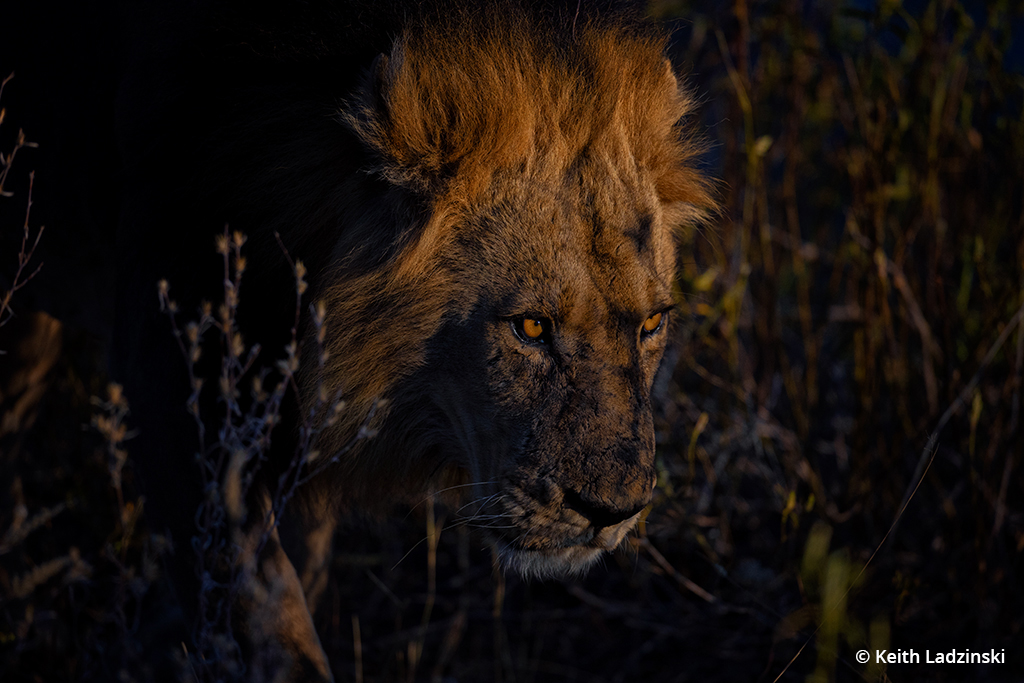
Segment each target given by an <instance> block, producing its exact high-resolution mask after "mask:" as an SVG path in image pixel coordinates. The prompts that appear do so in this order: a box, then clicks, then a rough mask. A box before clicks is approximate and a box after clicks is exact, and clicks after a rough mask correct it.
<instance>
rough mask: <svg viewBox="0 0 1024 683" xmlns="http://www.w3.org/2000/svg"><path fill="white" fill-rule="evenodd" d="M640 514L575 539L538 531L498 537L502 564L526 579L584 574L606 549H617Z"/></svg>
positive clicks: (591, 530) (497, 542)
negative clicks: (526, 536) (528, 535)
mask: <svg viewBox="0 0 1024 683" xmlns="http://www.w3.org/2000/svg"><path fill="white" fill-rule="evenodd" d="M639 517H640V514H639V513H637V514H636V515H635V516H633V517H631V518H630V519H628V520H626V521H624V522H621V523H619V524H616V525H614V526H610V527H605V528H603V529H599V530H596V531H595V530H593V528H591V529H589V530H588V532H587V533H584V534H582V535H580V536H577V537H575V538H571V539H556V538H551V537H545V536H543V535H539V534H537V531H536V530H535V531H534V533H533V534H532V535H531V538H529V539H528V540H523V539H522V538H520V539H519V540H516V541H512V542H507V541H504V540H501V539H496V541H495V545H496V547H497V550H498V557H499V560H500V562H501V564H502V567H503V568H504V569H505V570H506V571H513V572H516V573H517V574H519V575H521V576H523V577H525V578H538V579H545V578H559V577H565V576H575V575H579V574H582V573H583V572H584V571H586V570H587V569H588V568H590V566H591V565H593V564H594V563H595V562H596V561H597V560H598V559H599V558H600V557H601V555H603V554H604V553H605V552H610V551H612V550H615V548H617V547H618V546H619V544H620V543H622V540H623V539H624V538H625V537H626V534H627V533H629V531H630V529H632V528H633V527H634V525H635V524H636V521H637V519H639Z"/></svg>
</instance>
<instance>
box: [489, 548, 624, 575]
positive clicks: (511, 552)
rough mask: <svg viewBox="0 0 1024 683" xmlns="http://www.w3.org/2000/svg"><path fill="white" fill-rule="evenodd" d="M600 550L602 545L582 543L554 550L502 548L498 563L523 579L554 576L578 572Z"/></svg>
mask: <svg viewBox="0 0 1024 683" xmlns="http://www.w3.org/2000/svg"><path fill="white" fill-rule="evenodd" d="M603 552H604V550H603V549H602V548H594V547H591V546H582V545H577V546H571V547H569V548H558V549H555V550H522V549H518V548H505V549H504V550H503V551H502V552H501V564H502V566H503V567H504V569H505V571H510V572H515V573H516V574H519V575H520V576H522V577H523V578H524V579H556V578H564V577H568V576H578V575H580V574H582V573H583V572H585V571H586V570H587V569H589V568H590V566H591V565H593V564H594V563H595V562H596V561H597V559H598V558H599V557H601V554H602V553H603Z"/></svg>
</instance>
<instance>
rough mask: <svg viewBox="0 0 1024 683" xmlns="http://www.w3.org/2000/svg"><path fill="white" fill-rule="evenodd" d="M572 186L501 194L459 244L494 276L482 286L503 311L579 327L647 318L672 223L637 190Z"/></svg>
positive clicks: (669, 256)
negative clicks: (593, 189) (547, 316)
mask: <svg viewBox="0 0 1024 683" xmlns="http://www.w3.org/2000/svg"><path fill="white" fill-rule="evenodd" d="M606 185H613V189H617V188H614V184H613V183H610V182H606ZM577 187H579V186H577ZM573 189H575V188H570V191H566V190H565V189H564V188H535V189H534V191H533V192H531V193H515V194H513V195H512V196H510V197H506V198H504V199H503V201H501V202H499V203H497V204H496V205H495V206H493V207H491V208H490V209H489V210H488V211H487V212H486V215H485V217H484V218H483V219H482V220H480V221H479V223H478V229H477V230H475V231H474V233H473V236H472V237H471V238H470V239H469V240H467V241H466V242H465V243H464V247H465V248H467V249H471V250H473V251H474V252H475V253H476V255H477V256H478V257H480V258H483V259H484V260H485V261H486V262H487V268H486V271H487V272H489V273H491V274H492V275H497V274H500V277H495V278H494V279H493V280H491V281H489V282H488V283H487V284H488V288H489V290H490V291H491V293H492V295H496V296H497V297H499V298H501V299H502V302H501V303H502V304H503V305H504V306H505V307H506V308H508V309H509V310H507V311H504V312H505V313H507V314H514V313H517V312H520V313H521V312H535V313H548V314H550V315H557V316H559V317H560V318H563V319H566V320H568V319H575V320H576V321H577V322H579V323H581V324H583V323H586V322H588V321H589V322H596V321H598V320H607V319H609V318H615V317H628V318H631V319H632V318H636V317H637V316H639V317H640V318H641V319H642V318H645V317H647V315H650V314H651V313H652V312H654V309H657V308H658V307H659V306H661V305H663V304H664V303H665V302H666V301H667V300H668V299H669V297H670V294H669V293H670V289H671V282H672V277H673V272H674V264H675V241H674V238H673V234H672V227H671V226H669V225H666V224H665V223H664V221H663V220H662V218H661V210H660V207H659V206H658V205H657V203H656V202H655V201H654V200H653V199H651V198H650V197H649V196H644V193H642V192H639V191H635V192H627V191H624V190H623V191H621V192H619V193H612V192H607V190H605V191H604V192H584V191H572V190H573ZM609 195H611V196H609Z"/></svg>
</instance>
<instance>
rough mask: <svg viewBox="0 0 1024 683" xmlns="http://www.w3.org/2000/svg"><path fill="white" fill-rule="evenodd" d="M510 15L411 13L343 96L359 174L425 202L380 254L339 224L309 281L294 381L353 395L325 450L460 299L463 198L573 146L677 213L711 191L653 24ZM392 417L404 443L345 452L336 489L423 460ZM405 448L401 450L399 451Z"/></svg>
mask: <svg viewBox="0 0 1024 683" xmlns="http://www.w3.org/2000/svg"><path fill="white" fill-rule="evenodd" d="M516 17H517V15H516V13H513V12H503V13H488V12H481V13H479V14H476V15H474V14H472V13H470V12H456V13H454V14H453V15H450V16H449V17H447V18H444V19H442V18H434V19H430V20H421V21H419V22H416V23H414V24H413V25H411V26H409V27H407V28H406V30H405V31H404V33H403V34H402V35H401V36H400V37H399V38H398V39H397V40H396V41H395V44H394V47H393V49H392V50H391V52H390V54H387V55H380V56H379V57H378V59H377V60H376V62H375V63H374V65H373V67H372V68H371V70H370V73H369V74H368V76H367V78H366V79H365V82H364V84H363V86H362V87H361V88H360V89H359V91H358V93H357V95H356V96H355V97H353V98H351V99H350V100H349V101H348V102H347V103H346V104H345V105H344V106H343V107H342V108H341V111H340V113H339V116H340V118H341V120H342V121H343V122H344V124H345V125H347V126H348V127H349V129H350V130H351V131H353V132H354V133H355V134H356V136H357V137H358V138H359V139H360V140H361V141H362V143H363V144H364V145H365V146H366V147H367V149H368V150H370V152H371V154H372V155H373V157H374V158H375V162H374V163H373V165H372V168H371V170H372V173H374V174H376V175H377V176H378V177H381V178H383V179H384V180H385V181H386V182H387V183H388V184H390V185H391V186H392V187H393V192H395V193H397V194H411V195H413V196H414V197H417V198H419V200H420V201H421V202H422V204H423V206H424V207H425V210H424V212H423V213H422V215H421V216H419V217H418V218H417V219H416V220H415V221H414V222H413V224H411V225H406V226H401V225H390V226H385V225H379V226H376V229H380V230H393V231H394V232H395V234H396V235H399V236H400V238H399V241H400V242H401V243H402V244H403V245H404V246H403V247H402V249H401V250H400V251H399V253H398V254H397V256H396V257H395V258H393V259H390V260H388V261H385V262H384V263H382V264H380V265H379V266H378V267H374V268H370V269H365V268H359V267H356V268H351V267H350V265H351V264H352V263H353V260H352V258H351V257H350V256H348V255H349V254H352V253H354V252H357V251H358V246H354V245H353V243H352V242H350V241H349V240H348V239H342V240H341V242H340V243H339V246H338V247H337V248H336V251H335V255H336V257H337V258H336V261H337V262H338V263H342V264H344V265H343V266H341V267H339V268H338V270H337V271H336V273H335V274H333V275H332V276H330V277H327V278H326V281H327V282H328V283H329V284H328V285H327V286H326V287H325V289H324V290H322V292H321V293H320V294H321V296H323V298H324V299H325V301H326V303H327V311H328V317H327V326H328V330H329V333H328V340H329V341H328V347H327V350H328V352H329V354H330V357H331V360H330V362H329V363H328V364H327V368H326V370H325V372H324V373H323V374H321V375H320V376H319V377H316V378H315V379H314V378H312V377H309V378H307V385H309V386H312V384H313V383H314V381H322V382H323V385H324V386H325V387H326V390H327V391H326V393H327V394H328V395H332V394H333V393H334V392H335V391H339V390H340V391H342V393H343V394H344V395H346V396H347V397H348V398H349V402H350V405H351V406H352V408H353V409H352V410H350V411H348V414H347V418H348V419H346V420H343V421H342V422H341V423H340V424H339V425H338V426H337V427H336V428H335V429H333V430H329V431H328V432H327V433H326V434H325V435H324V438H323V439H322V446H321V448H322V450H323V451H324V452H329V451H331V449H337V448H340V447H341V446H342V445H343V444H344V443H346V442H347V440H348V439H350V438H351V436H352V434H353V433H354V432H355V429H356V427H357V425H358V424H359V423H360V422H361V421H362V419H363V416H364V415H365V413H366V410H367V409H368V407H369V406H370V405H371V403H372V402H373V400H374V399H376V398H381V397H383V398H392V396H391V394H392V392H393V390H394V388H395V387H396V386H397V385H398V384H399V383H400V382H401V381H402V380H403V379H404V378H406V377H408V376H409V375H410V373H412V372H413V371H414V370H415V369H416V368H417V367H418V366H420V365H421V364H422V363H423V361H424V351H425V347H426V342H427V340H429V339H430V338H431V337H433V336H434V335H436V334H437V333H438V330H439V329H440V328H441V326H442V325H443V324H444V322H445V319H446V317H451V316H453V315H454V316H457V315H464V314H465V311H464V310H462V308H461V304H460V301H459V296H458V293H457V292H456V291H454V290H453V288H452V278H451V270H450V268H449V267H448V266H447V265H446V259H445V255H446V253H447V251H448V249H449V247H450V245H451V244H452V243H453V241H454V240H457V239H458V236H459V225H460V222H461V221H462V220H463V219H464V218H465V217H466V215H467V212H468V211H469V210H470V209H471V207H472V206H473V204H474V202H475V201H476V200H477V199H478V198H479V197H481V196H483V195H486V194H487V193H488V192H489V191H491V189H492V188H493V187H494V186H495V185H500V184H501V183H503V182H510V180H509V179H510V178H512V179H514V178H521V177H530V178H531V179H532V180H533V181H536V182H539V183H548V184H558V183H561V182H563V181H564V178H565V177H566V176H567V175H568V174H570V173H572V171H573V169H574V168H576V167H578V166H579V165H580V164H582V163H583V162H584V160H599V161H600V163H602V164H604V165H607V166H610V167H614V168H616V169H619V172H620V173H623V174H626V175H633V176H636V175H638V174H647V175H649V176H651V177H653V178H654V182H655V186H656V192H657V196H658V199H659V200H660V201H661V202H662V204H663V205H665V206H666V207H669V208H670V209H671V211H672V216H671V221H672V222H673V223H675V224H676V225H677V226H679V225H685V224H690V225H692V224H693V223H695V222H699V221H701V220H702V219H703V217H704V216H706V214H707V212H708V211H709V210H711V209H712V208H713V206H714V200H713V199H712V193H711V190H710V186H709V183H708V182H707V180H706V179H705V178H704V177H703V176H702V175H701V174H700V172H699V171H698V170H697V168H696V167H695V160H696V157H697V156H698V155H699V154H700V153H701V152H702V146H701V145H700V144H699V142H698V141H697V140H696V139H695V138H694V137H693V136H692V135H691V134H690V133H689V132H688V131H689V130H690V126H688V125H687V124H688V117H689V116H690V114H691V113H692V108H693V101H692V99H691V97H690V96H689V95H688V94H687V92H686V91H685V90H684V89H683V88H682V87H681V85H680V83H679V82H678V80H677V77H676V76H675V74H674V73H673V70H672V67H671V64H670V63H669V61H668V60H667V59H666V58H665V56H664V38H663V37H661V36H660V35H657V34H656V33H655V32H652V31H651V30H650V29H649V28H648V27H646V26H643V25H639V24H636V23H631V22H620V21H600V20H593V19H590V20H583V19H580V21H579V22H578V23H576V24H574V25H572V26H571V32H570V33H568V34H566V32H565V31H564V30H561V31H560V30H559V29H558V28H557V23H556V22H551V23H550V24H549V23H544V22H542V23H541V24H540V25H538V23H537V22H530V21H528V20H526V19H519V18H516ZM511 182H514V180H512V181H511ZM367 218H368V219H370V220H376V221H381V220H382V219H381V216H380V214H379V213H373V212H369V213H367ZM384 221H385V222H386V221H387V219H384ZM365 229H366V228H365V227H364V229H363V230H365ZM363 234H364V232H363V231H361V230H359V229H355V230H352V231H351V232H350V235H352V236H353V237H355V238H356V239H359V236H360V235H363ZM480 276H481V277H486V274H485V273H481V274H480ZM309 393H310V392H307V394H309ZM397 424H398V426H399V428H401V425H402V423H401V422H399V423H397ZM405 424H406V426H407V427H408V428H409V429H410V430H412V433H415V436H411V435H410V436H409V437H408V438H404V439H403V438H401V437H394V436H393V437H391V438H390V439H389V441H392V442H393V441H394V440H395V439H396V438H397V439H398V440H400V441H402V445H401V447H398V448H394V447H392V449H391V450H393V451H396V452H393V453H392V454H391V458H389V459H388V461H387V462H383V461H382V460H381V459H379V458H373V459H371V461H369V462H368V461H367V460H366V459H364V460H362V461H361V460H360V459H359V458H354V459H352V460H350V461H348V462H347V464H346V466H345V468H344V477H345V479H346V480H347V485H346V488H348V489H350V490H352V489H353V488H354V489H356V490H358V489H362V490H363V491H364V493H365V494H367V495H366V496H363V497H369V498H372V499H374V500H380V499H381V487H382V485H383V486H386V485H387V484H386V483H385V482H387V481H391V482H393V484H392V485H394V486H401V485H399V484H398V483H397V482H398V480H400V479H402V478H403V477H402V476H401V475H412V474H416V475H417V476H418V475H419V474H420V473H422V472H423V471H427V472H430V471H433V469H435V468H436V463H419V464H417V463H415V462H414V461H415V459H416V457H417V456H419V455H422V451H423V447H422V444H423V443H426V442H428V441H429V439H425V438H423V437H424V436H425V434H424V433H423V431H422V429H423V428H424V425H422V424H419V423H417V421H416V420H411V421H410V422H407V423H405ZM392 428H395V427H394V426H392ZM417 428H419V429H421V431H420V432H418V433H416V432H415V430H416V429H417ZM417 441H418V442H419V444H418V445H417V444H415V443H414V442H417ZM391 445H392V446H394V444H393V443H392V444H391ZM402 454H406V455H407V456H408V457H409V460H407V461H401V460H399V459H397V458H400V457H401V455H402ZM385 498H386V496H385Z"/></svg>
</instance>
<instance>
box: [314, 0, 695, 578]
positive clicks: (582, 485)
mask: <svg viewBox="0 0 1024 683" xmlns="http://www.w3.org/2000/svg"><path fill="white" fill-rule="evenodd" d="M474 21H476V20H474ZM441 28H442V29H443V28H444V27H443V26H442V27H441ZM453 35H458V36H459V39H458V41H453V39H452V36H453ZM662 46H663V43H662V42H661V41H660V40H659V39H656V38H651V37H645V34H644V33H643V32H642V31H634V30H633V29H628V30H627V29H625V28H623V27H620V26H618V25H616V24H614V23H611V24H603V23H600V22H597V21H595V22H593V23H588V22H584V23H582V24H579V25H578V26H576V27H575V28H574V30H573V32H572V33H564V32H561V31H555V30H548V29H537V28H536V27H530V26H527V25H525V24H524V23H522V22H521V21H520V20H519V19H517V18H516V17H509V16H505V15H502V16H500V17H490V18H488V17H487V16H486V15H481V19H480V23H479V24H475V29H474V30H472V31H466V30H464V28H459V29H458V30H457V31H456V30H454V29H453V30H439V28H438V27H436V26H435V27H433V28H431V27H430V26H427V27H425V28H424V29H423V30H417V31H414V32H408V33H407V34H406V35H405V36H404V37H403V38H402V40H401V41H399V42H398V43H396V46H395V48H394V49H393V50H392V52H391V53H390V54H389V55H382V56H381V57H380V58H379V59H378V60H377V62H376V63H375V66H374V68H373V69H372V70H371V72H370V73H369V74H368V78H367V81H366V83H365V85H364V87H363V88H362V89H361V90H360V91H359V93H358V94H357V97H355V98H354V99H353V100H352V102H350V103H349V104H348V106H347V107H346V108H345V109H344V110H343V113H342V120H343V121H344V123H345V124H346V126H347V127H348V129H349V130H350V131H352V132H353V133H354V134H355V135H356V137H357V138H358V140H359V141H360V142H361V144H362V145H363V146H364V147H365V148H366V149H367V150H368V154H369V156H368V162H367V164H366V166H365V169H364V173H363V177H371V176H372V177H373V178H375V181H374V182H376V183H378V185H377V186H375V187H376V188H377V189H374V188H369V189H368V190H367V192H368V195H367V196H372V193H373V192H380V193H382V194H380V195H379V196H378V197H377V198H376V199H375V200H374V201H373V202H367V203H365V204H363V205H362V207H361V212H357V213H356V214H354V215H356V216H357V217H358V220H357V221H356V222H355V224H354V228H350V229H349V231H347V232H346V233H345V237H344V239H342V240H340V241H339V243H338V245H337V246H336V248H335V256H336V261H337V263H338V264H339V265H338V267H337V270H336V271H335V272H334V273H333V274H332V277H331V278H329V280H330V281H329V284H328V286H327V288H326V289H325V298H326V299H327V301H328V305H327V311H328V315H327V321H326V325H327V329H328V330H330V331H331V333H330V335H331V336H330V337H329V339H328V349H327V350H328V351H329V353H330V357H331V359H332V360H331V361H330V362H329V363H328V364H327V365H326V366H325V368H324V372H323V373H322V374H321V375H319V376H314V378H316V379H317V380H318V381H321V380H322V382H323V387H322V388H323V390H324V391H325V392H326V394H327V395H330V394H331V393H333V392H336V391H341V392H343V393H346V394H348V395H349V396H353V397H354V398H355V402H356V403H357V404H359V405H361V406H362V408H363V410H353V411H350V412H349V413H346V416H348V417H345V416H343V418H342V421H340V422H339V423H338V425H336V426H335V427H334V428H332V429H331V430H328V431H326V432H325V433H324V434H323V435H322V436H321V437H320V443H321V444H322V445H321V450H322V451H324V452H329V451H330V450H332V449H334V450H343V449H345V448H346V443H348V440H349V439H351V438H352V435H353V434H357V433H360V432H359V431H358V430H359V428H360V427H359V422H358V420H360V419H361V416H362V415H364V414H365V410H366V407H367V406H368V405H370V403H371V400H372V398H373V397H376V396H383V397H384V398H387V399H389V407H388V409H387V414H386V415H385V416H384V417H381V418H380V421H379V429H377V430H376V432H377V434H378V436H377V437H375V438H374V440H373V442H372V443H368V444H362V445H360V447H359V449H358V451H357V452H356V454H355V455H354V456H353V457H351V458H348V459H347V460H346V461H345V463H344V466H343V467H342V468H340V474H341V476H340V477H339V478H338V479H336V481H338V482H339V487H340V486H344V488H345V491H346V494H347V495H349V496H353V495H355V496H356V497H358V498H359V502H360V504H363V505H365V504H371V505H372V504H375V503H376V504H379V502H380V501H382V500H383V501H385V502H386V501H387V500H390V499H391V498H392V497H393V496H392V495H391V494H392V493H398V494H404V495H405V496H406V498H407V499H409V498H413V497H416V496H419V497H420V498H422V494H423V492H424V491H427V490H430V489H435V490H436V489H439V488H444V487H445V485H446V484H448V483H451V478H450V477H448V476H447V475H449V474H453V470H454V474H455V480H456V481H460V480H461V481H463V482H466V483H469V484H471V486H469V487H462V488H461V489H460V490H461V491H466V490H469V491H471V493H470V494H469V495H468V496H467V497H466V498H467V499H464V500H463V501H461V502H460V504H464V507H462V508H461V509H460V510H459V515H460V517H462V519H463V521H465V522H466V523H469V524H471V525H473V526H476V527H482V528H483V529H485V533H487V534H488V535H489V536H490V538H491V539H492V540H493V541H494V543H495V544H496V546H497V547H498V549H499V551H500V555H501V557H502V559H503V561H504V563H505V565H506V566H507V567H511V568H514V569H517V570H519V571H520V572H522V573H525V574H533V575H551V574H562V573H566V572H573V571H579V570H582V569H583V568H585V567H586V566H587V565H588V564H589V563H590V562H592V561H593V560H594V559H596V558H597V557H598V556H599V555H600V554H601V552H602V551H604V550H609V549H611V548H614V547H615V546H616V545H617V544H618V543H619V542H620V541H621V540H622V538H623V536H624V535H625V534H626V532H627V531H628V530H629V529H630V528H631V527H632V525H633V524H634V523H635V521H636V519H637V517H638V515H639V514H640V511H641V510H642V509H643V508H644V507H645V506H646V505H647V503H648V502H649V500H650V497H651V492H652V488H653V486H654V481H655V470H654V430H653V420H652V416H651V406H650V389H651V384H652V381H653V378H654V374H655V372H656V370H657V367H658V363H659V361H660V359H661V356H662V352H663V350H664V346H665V341H666V336H667V335H666V328H667V326H668V318H669V308H670V307H671V303H672V300H671V296H670V290H671V282H672V275H673V270H674V265H675V260H676V258H675V256H676V254H675V243H674V239H673V229H674V228H676V227H679V226H683V225H686V224H692V223H693V222H694V220H696V219H699V218H700V217H701V216H702V215H705V212H706V211H707V210H708V209H709V208H711V207H712V206H713V204H714V202H713V201H712V199H711V197H710V194H709V192H708V188H707V186H706V183H705V182H704V180H703V178H702V176H701V174H700V173H699V172H698V170H697V169H696V168H695V164H694V158H695V155H696V154H697V150H698V149H699V147H697V146H695V145H693V144H692V141H691V140H690V139H689V138H688V137H687V136H686V135H685V127H684V126H683V125H682V123H681V122H682V120H683V119H684V118H685V117H686V116H687V114H688V113H689V112H690V109H691V103H690V100H689V98H688V97H687V96H686V93H685V92H684V91H683V90H682V89H681V88H680V85H679V82H678V80H677V79H676V77H675V75H674V73H673V71H672V68H671V65H670V64H669V63H668V61H667V60H666V59H665V57H664V56H663V54H662ZM381 188H383V189H381ZM381 244H386V245H387V249H386V250H384V251H383V253H376V252H375V251H374V250H375V249H378V250H379V246H380V245H381ZM360 263H363V264H364V265H363V267H362V268H357V267H354V266H358V265H359V264H360ZM310 385H311V386H312V385H313V382H310ZM307 395H310V396H314V395H317V394H316V393H314V392H312V391H308V392H307ZM385 487H387V488H385ZM353 491H354V493H353Z"/></svg>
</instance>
